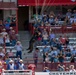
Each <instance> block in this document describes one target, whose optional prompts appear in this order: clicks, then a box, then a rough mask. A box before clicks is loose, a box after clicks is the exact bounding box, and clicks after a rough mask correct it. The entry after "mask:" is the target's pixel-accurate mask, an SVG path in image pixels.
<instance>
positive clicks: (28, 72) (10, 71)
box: [1, 70, 32, 75]
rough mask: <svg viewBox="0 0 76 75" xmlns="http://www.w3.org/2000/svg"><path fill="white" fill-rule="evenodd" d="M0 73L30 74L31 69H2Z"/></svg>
mask: <svg viewBox="0 0 76 75" xmlns="http://www.w3.org/2000/svg"><path fill="white" fill-rule="evenodd" d="M1 75H32V70H3V71H2V74H1Z"/></svg>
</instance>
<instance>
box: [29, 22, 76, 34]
mask: <svg viewBox="0 0 76 75" xmlns="http://www.w3.org/2000/svg"><path fill="white" fill-rule="evenodd" d="M29 28H30V29H29V30H30V32H31V33H32V34H33V33H34V27H33V26H32V24H31V23H30V25H29ZM40 28H41V29H44V28H45V29H46V30H48V31H49V30H50V29H52V31H53V32H54V33H75V32H76V26H75V25H74V26H41V27H40Z"/></svg>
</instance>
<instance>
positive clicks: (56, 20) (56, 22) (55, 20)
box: [54, 17, 59, 25]
mask: <svg viewBox="0 0 76 75" xmlns="http://www.w3.org/2000/svg"><path fill="white" fill-rule="evenodd" d="M54 22H55V25H58V22H59V20H58V18H57V17H55V19H54Z"/></svg>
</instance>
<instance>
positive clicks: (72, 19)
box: [69, 16, 74, 25]
mask: <svg viewBox="0 0 76 75" xmlns="http://www.w3.org/2000/svg"><path fill="white" fill-rule="evenodd" d="M69 20H70V24H71V25H72V24H73V23H74V16H71V17H70V19H69Z"/></svg>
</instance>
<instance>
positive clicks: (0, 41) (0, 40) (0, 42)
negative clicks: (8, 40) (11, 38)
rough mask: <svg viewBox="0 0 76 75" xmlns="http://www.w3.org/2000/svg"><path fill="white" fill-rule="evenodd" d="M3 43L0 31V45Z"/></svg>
mask: <svg viewBox="0 0 76 75" xmlns="http://www.w3.org/2000/svg"><path fill="white" fill-rule="evenodd" d="M3 45H4V40H3V36H2V34H1V33H0V46H3Z"/></svg>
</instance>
